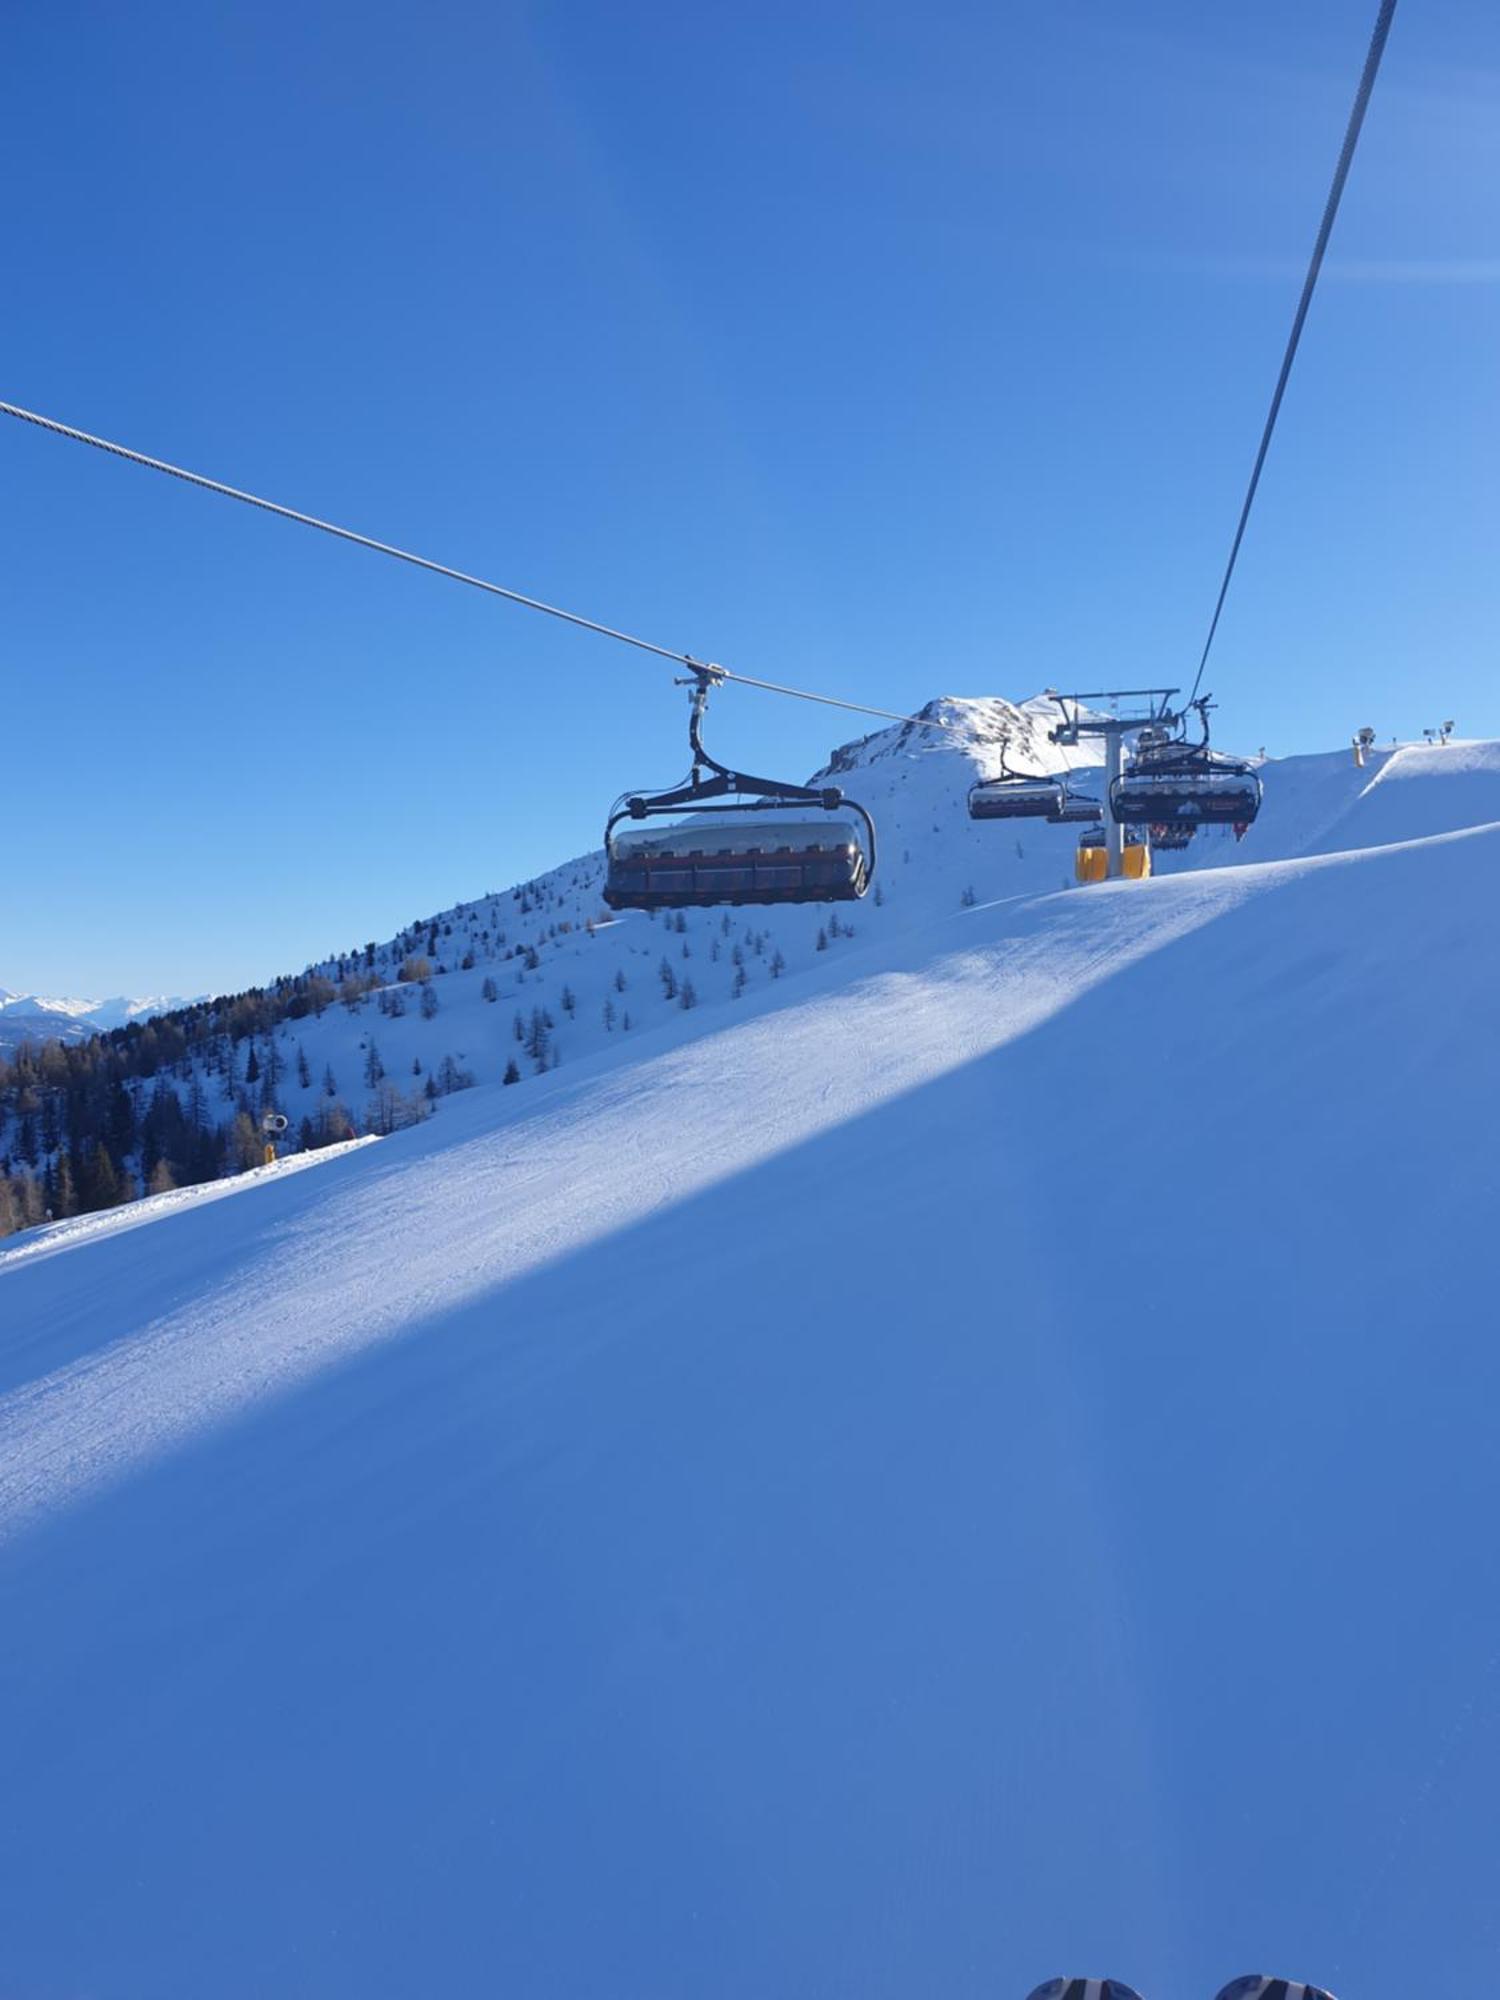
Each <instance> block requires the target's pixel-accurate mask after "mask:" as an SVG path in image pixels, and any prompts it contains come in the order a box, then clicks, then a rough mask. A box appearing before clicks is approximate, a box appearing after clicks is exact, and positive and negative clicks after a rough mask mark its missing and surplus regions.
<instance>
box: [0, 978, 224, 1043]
mask: <svg viewBox="0 0 1500 2000" xmlns="http://www.w3.org/2000/svg"><path fill="white" fill-rule="evenodd" d="M187 1004H188V1003H187V1002H186V1001H185V1000H180V999H178V998H177V997H176V996H175V995H170V994H153V995H151V996H149V997H148V998H145V999H131V998H129V997H128V996H127V995H125V994H123V993H119V994H116V995H115V997H114V998H113V999H112V1000H56V999H51V998H49V997H48V996H47V995H45V994H42V993H12V992H11V991H10V990H9V989H8V988H7V987H4V986H0V1051H3V1050H6V1049H13V1048H15V1047H16V1045H17V1044H18V1043H20V1042H35V1041H43V1040H53V1041H59V1042H83V1041H87V1040H88V1038H89V1036H90V1035H99V1034H103V1033H104V1032H105V1031H106V1030H108V1029H110V1028H123V1027H124V1026H125V1024H126V1022H127V1021H139V1020H143V1019H145V1018H146V1017H147V1016H148V1015H151V1014H168V1013H170V1012H171V1010H172V1009H173V1008H174V1007H185V1006H186V1005H187Z"/></svg>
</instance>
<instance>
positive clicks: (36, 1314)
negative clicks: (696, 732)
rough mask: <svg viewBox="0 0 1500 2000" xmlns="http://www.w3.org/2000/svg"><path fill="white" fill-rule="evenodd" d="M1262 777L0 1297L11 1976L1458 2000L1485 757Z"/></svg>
mask: <svg viewBox="0 0 1500 2000" xmlns="http://www.w3.org/2000/svg"><path fill="white" fill-rule="evenodd" d="M914 754H915V753H914ZM895 761H896V760H895V757H894V755H893V760H892V765H893V768H894V767H895ZM912 769H916V766H915V765H913V766H912ZM894 782H895V780H893V783H894ZM913 783H916V781H915V780H913ZM1266 785H1267V802H1266V807H1265V810H1264V812H1263V814H1262V817H1261V821H1260V822H1259V823H1258V824H1257V826H1256V827H1255V828H1254V829H1253V831H1252V833H1251V835H1250V837H1249V838H1248V839H1247V840H1246V841H1245V843H1244V844H1243V847H1242V848H1240V849H1233V850H1231V848H1230V845H1229V844H1227V843H1213V844H1210V843H1208V842H1206V841H1200V842H1198V843H1196V847H1197V848H1198V849H1201V850H1203V851H1202V852H1201V853H1199V852H1195V851H1194V850H1189V853H1188V855H1187V856H1185V857H1184V861H1185V862H1186V863H1189V864H1191V865H1187V866H1183V867H1181V868H1179V869H1178V870H1177V871H1176V872H1173V873H1170V874H1163V875H1161V876H1159V877H1158V878H1157V879H1155V880H1153V881H1151V882H1148V883H1144V884H1134V883H1117V884H1109V885H1105V886H1101V887H1097V888H1091V889H1086V890H1078V889H1066V890H1065V889H1063V888H1061V887H1060V886H1059V884H1060V878H1061V877H1062V875H1063V874H1064V872H1065V869H1066V864H1067V860H1068V857H1069V856H1070V854H1071V841H1070V840H1066V839H1064V838H1063V837H1062V836H1059V835H1056V834H1053V835H1051V836H1050V837H1051V838H1052V839H1053V840H1054V842H1056V845H1055V846H1054V847H1052V848H1051V849H1050V850H1048V856H1047V858H1046V859H1045V860H1044V861H1042V862H1039V863H1037V872H1036V873H1035V874H1034V875H1030V876H1028V871H1029V870H1030V867H1031V861H1030V859H1029V858H1028V859H1026V860H1024V861H1018V871H1017V872H1016V873H1015V874H1014V875H1007V876H1005V877H1004V878H1003V879H1001V880H997V881H989V880H988V879H987V880H986V882H985V883H984V884H982V885H981V890H982V892H981V893H980V894H979V895H978V896H977V898H976V900H975V901H974V903H973V905H972V906H971V907H960V906H958V903H957V898H956V896H955V894H954V893H953V892H954V888H955V884H956V881H957V879H958V878H957V876H955V875H952V874H951V873H950V875H948V876H945V877H944V878H943V879H942V883H941V893H937V892H934V893H933V894H931V895H930V896H928V897H927V898H926V901H925V903H924V901H923V892H922V891H921V890H920V889H919V888H918V887H916V886H915V885H916V884H917V883H918V882H919V881H921V880H923V879H927V878H924V877H923V873H922V866H921V862H922V856H921V852H920V851H919V850H917V849H916V848H915V847H914V846H913V844H912V841H913V838H914V835H913V834H912V833H911V831H910V829H909V830H908V834H907V835H906V836H903V835H902V834H901V833H900V832H899V831H898V833H897V835H896V838H895V840H894V841H891V840H889V839H888V844H887V857H888V858H887V861H886V863H885V864H884V865H885V867H886V868H887V869H888V870H889V871H890V878H889V879H890V880H891V883H892V894H891V897H890V902H889V907H888V912H884V913H881V921H880V922H879V923H877V922H875V921H874V918H875V915H876V913H875V912H874V911H873V910H871V909H868V908H862V909H861V910H859V911H857V912H856V913H855V914H854V922H855V924H856V929H857V935H856V936H855V937H854V938H853V939H852V940H843V941H841V942H840V944H839V945H838V947H837V948H836V949H830V950H829V951H828V952H827V953H826V954H824V953H817V954H816V955H814V954H812V953H811V952H807V953H804V954H803V956H802V957H801V959H800V961H798V962H796V963H794V964H793V965H792V967H791V968H790V970H789V971H788V974H787V976H786V977H784V978H782V979H779V980H776V981H768V980H761V981H759V982H758V983H757V984H756V985H755V986H754V987H753V989H752V990H750V991H747V992H745V993H743V994H742V995H741V996H740V997H739V998H737V999H736V1000H734V1001H733V1002H729V1001H727V1000H726V1001H725V1002H724V1004H721V1005H720V1004H716V1005H714V1006H712V1007H710V1006H707V1005H705V1006H703V1007H702V1008H700V1009H698V1010H696V1011H693V1012H681V1011H672V1012H670V1014H663V1015H662V1016H661V1017H660V1018H659V1019H656V1020H655V1021H654V1022H653V1023H649V1024H644V1025H643V1027H642V1029H641V1031H640V1032H638V1033H637V1034H635V1035H633V1036H632V1037H630V1038H628V1039H626V1038H621V1037H619V1036H615V1037H611V1038H605V1037H603V1036H602V1035H601V1036H600V1037H598V1038H597V1040H596V1042H595V1043H594V1044H593V1045H591V1046H588V1047H586V1048H583V1049H581V1051H580V1052H579V1053H578V1055H577V1057H576V1059H572V1058H570V1059H569V1061H568V1062H567V1064H566V1065H565V1066H564V1067H563V1068H561V1069H559V1070H556V1071H551V1072H549V1073H547V1074H543V1075H535V1076H530V1077H528V1078H527V1080H526V1082H525V1084H524V1086H523V1087H520V1088H513V1089H505V1088H500V1087H497V1084H496V1082H495V1080H494V1078H493V1077H485V1076H481V1080H480V1082H479V1084H478V1085H477V1087H476V1088H474V1089H473V1090H469V1091H464V1092H462V1093H460V1094H458V1095H456V1096H454V1097H451V1098H449V1099H447V1100H445V1101H444V1103H443V1106H442V1109H441V1113H440V1115H439V1116H438V1117H437V1118H435V1119H433V1120H432V1121H431V1122H430V1123H428V1124H426V1125H423V1126H420V1127H418V1128H416V1129H413V1130H410V1131H404V1132H397V1133H394V1134H393V1135H391V1136H390V1137H388V1138H385V1139H383V1140H380V1141H379V1142H376V1143H368V1144H363V1145H358V1146H355V1147H352V1148H348V1149H344V1150H342V1151H340V1152H336V1153H330V1154H323V1155H314V1156H309V1157H307V1158H306V1159H304V1160H297V1161H288V1162H286V1163H284V1164H283V1165H282V1166H281V1167H278V1168H274V1169H269V1170H267V1171H265V1172H263V1173H260V1174H256V1175H251V1176H247V1177H245V1179H243V1180H242V1181H238V1182H229V1183H218V1184H215V1186H214V1187H213V1188H212V1189H209V1190H188V1191H183V1192H182V1193H179V1194H175V1195H167V1196H164V1197H161V1198H159V1199H155V1200H152V1201H147V1202H142V1203H139V1204H136V1205H135V1206H133V1207H132V1208H129V1209H124V1210H117V1211H113V1212H111V1213H109V1214H107V1215H104V1216H101V1217H97V1218H88V1219H86V1220H84V1221H82V1222H74V1223H69V1224H62V1225H55V1226H54V1227H53V1228H52V1229H51V1230H42V1231H36V1232H31V1233H29V1234H27V1235H23V1236H21V1237H17V1238H13V1239H11V1240H10V1242H9V1243H8V1244H7V1245H6V1246H5V1247H4V1248H3V1249H0V1391H3V1399H0V1623H3V1629H4V1632H5V1635H6V1636H5V1643H4V1646H3V1648H0V1697H3V1705H0V1713H3V1715H4V1717H5V1726H4V1752H3V1768H0V1796H3V1798H4V1800H5V1810H4V1813H3V1814H0V1884H3V1889H0V1895H3V1899H4V1915H3V1920H0V1993H4V1994H7V1995H8V1994H11V1993H14V1994H17V1995H25V1996H27V2000H32V1996H38V1997H39V2000H51V1996H59V2000H61V1996H73V1995H77V1994H85V1993H87V1994H98V1995H107V1996H111V2000H114V1997H115V1996H118V1997H119V2000H162V1996H188V1995H194V1996H197V1995H204V1994H213V1995H221V1996H240V1995H244V1996H250V1995H268V1994H273V1993H274V1994H276V1995H285V1996H302V1995H306V1996H320V2000H321V1996H330V1995H332V1996H342V1995H349V1996H353V1995H362V1996H368V1995H429V1994H433V1995H436V1994H443V1995H450V1994H460V1993H505V1994H516V1995H524V1996H554V1995H556V1996H569V2000H572V1996H599V1997H600V2000H605V1996H642V2000H645V1997H646V1996H651V2000H658V1996H683V2000H687V1996H701V1995H707V1994H715V1995H732V1996H741V1995H742V1996H746V2000H750V1996H755V2000H762V1996H766V1995H773V1994H774V1995H807V1996H813V1995H850V1996H853V1995H891V1996H895V1995H917V1994H922V1995H928V1994H933V1995H936V1994H942V1995H944V1996H969V1995H973V1996H976V2000H977V1996H980V1995H984V1996H993V1995H1006V1994H1015V1995H1020V1994H1025V1993H1028V1992H1030V1991H1031V1989H1032V1988H1033V1987H1034V1986H1035V1985H1036V1984H1037V1982H1038V1981H1039V1980H1042V1979H1045V1978H1046V1977H1047V1976H1048V1975H1049V1973H1051V1972H1053V1971H1055V1970H1056V1969H1057V1968H1058V1967H1059V1966H1063V1967H1068V1966H1073V1967H1077V1966H1083V1967H1085V1968H1093V1969H1095V1970H1096V1971H1098V1972H1100V1973H1103V1972H1105V1971H1109V1972H1113V1973H1116V1974H1117V1976H1119V1977H1122V1978H1126V1979H1128V1980H1129V1981H1130V1983H1131V1984H1132V1985H1133V1986H1135V1987H1137V1988H1138V1989H1139V1991H1140V1992H1141V1993H1142V1994H1144V1995H1146V1996H1147V2000H1189V1996H1196V1995H1204V1996H1206V1995H1210V1994H1213V1993H1215V1992H1217V1991H1218V1989H1219V1988H1220V1986H1222V1984H1223V1983H1224V1981H1225V1980H1226V1979H1227V1978H1229V1977H1231V1976H1232V1975H1233V1974H1234V1973H1235V1972H1236V1971H1237V1970H1240V1969H1242V1968H1243V1967H1245V1966H1247V1965H1272V1966H1277V1967H1282V1968H1286V1969H1288V1970H1290V1971H1294V1972H1295V1973H1296V1975H1297V1976H1298V1977H1301V1978H1306V1979H1308V1980H1312V1981H1315V1982H1317V1983H1318V1984H1320V1985H1322V1986H1325V1987H1327V1988H1329V1989H1331V1990H1332V1991H1333V1992H1335V1993H1337V1994H1338V1995H1339V1996H1340V2000H1410V1996H1411V1995H1412V1994H1413V1993H1417V1992H1435V1991H1447V1990H1449V1989H1450V1988H1456V1987H1459V1986H1460V1985H1461V1984H1462V1983H1463V1982H1466V1981H1467V1982H1469V1983H1470V1984H1471V1986H1472V1987H1473V1988H1474V1989H1475V1990H1479V1989H1480V1988H1482V1986H1483V1984H1484V1983H1485V1981H1486V1980H1487V1979H1488V1978H1489V1976H1490V1975H1491V1974H1492V1972H1493V1968H1494V1964H1495V1955H1496V1951H1497V1948H1500V1928H1497V1919H1496V1915H1495V1902H1494V1895H1493V1887H1494V1883H1493V1809H1492V1803H1491V1801H1492V1798H1493V1795H1494V1790H1495V1785H1496V1779H1497V1776H1500V1763H1497V1749H1500V1742H1497V1720H1500V1701H1497V1694H1500V1686H1497V1683H1500V1595H1497V1592H1496V1588H1495V1584H1496V1577H1495V1557H1494V1552H1493V1543H1494V1533H1493V1524H1494V1521H1495V1518H1496V1510H1497V1503H1500V1454H1497V1453H1496V1452H1495V1451H1494V1449H1493V1436H1492V1433H1493V1416H1492V1412H1493V1409H1494V1407H1495V1396H1496V1391H1497V1388H1500V1354H1497V1343H1496V1340H1495V1334H1494V1328H1495V1324H1496V1304H1495V1301H1496V1282H1495V1275H1494V1260H1493V1257H1492V1255H1491V1252H1490V1240H1491V1235H1492V1233H1493V1228H1494V1218H1495V1215H1496V1212H1497V1196H1500V1172H1497V1167H1496V1142H1495V1136H1494V1135H1495V1131H1496V1129H1497V1124H1496V1118H1497V1112H1500V1049H1497V1044H1496V1037H1495V1035H1494V1018H1495V993H1496V986H1497V974H1500V946H1497V943H1496V929H1495V923H1494V910H1495V907H1496V889H1495V884H1496V876H1497V870H1500V745H1494V744H1478V745H1475V744H1468V745H1464V744H1454V745H1451V746H1448V747H1446V748H1443V749H1435V750H1431V751H1429V750H1426V749H1415V750H1403V751H1398V752H1395V753H1394V754H1389V755H1385V756H1383V757H1382V758H1381V759H1380V760H1379V761H1378V763H1377V765H1376V766H1375V767H1374V768H1372V769H1367V770H1364V771H1357V770H1355V769H1354V767H1353V765H1352V761H1351V759H1350V758H1349V756H1348V754H1347V752H1346V753H1344V754H1343V755H1341V756H1339V757H1333V756H1330V757H1326V758H1306V759H1296V760H1291V761H1290V762H1288V763H1286V764H1284V765H1278V766H1274V767H1268V768H1267V772H1266ZM918 788H919V789H920V787H918ZM851 789H854V787H853V783H852V780H851ZM949 789H951V787H950V788H949ZM944 796H945V797H946V791H945V794H944ZM957 797H958V801H959V802H958V804H957V805H956V806H955V807H954V809H953V811H954V816H955V817H954V824H956V823H957V815H958V814H959V813H961V793H959V794H957ZM932 803H933V800H932V798H931V797H929V796H928V795H927V794H926V793H923V795H922V807H921V812H920V814H916V815H914V817H913V826H914V825H915V819H916V818H917V817H920V818H922V819H923V821H924V824H931V825H932V827H933V832H934V836H936V835H937V834H938V833H939V830H940V828H944V827H947V826H948V824H949V822H948V821H947V820H946V819H943V818H942V817H941V815H940V814H938V815H934V816H933V817H932V818H931V819H930V820H928V819H927V817H926V815H927V813H928V808H929V807H930V806H931V805H932ZM872 804H876V805H877V807H878V806H879V802H878V801H873V800H872ZM945 810H946V808H945ZM890 818H891V813H890V812H889V811H887V812H886V813H885V815H884V818H883V821H882V831H883V832H884V831H885V830H886V829H885V821H886V820H889V819H890ZM976 831H983V832H989V831H990V830H989V829H978V830H976ZM1008 838H1009V836H1008V835H1007V834H1005V833H1003V832H1002V833H1001V835H1000V839H1001V841H1002V842H1005V841H1007V840H1008ZM1031 838H1032V837H1031V836H1030V835H1028V836H1027V843H1026V845H1027V849H1028V856H1029V855H1030V853H1031V851H1032V850H1031ZM941 844H942V843H941V842H940V841H938V840H937V839H936V838H935V839H934V841H933V846H934V849H936V848H937V847H938V846H939V845H941ZM903 851H904V852H908V853H914V854H915V855H916V859H915V860H914V862H913V863H912V864H910V866H909V868H908V869H907V870H906V871H905V872H903V871H902V868H901V863H900V857H901V854H902V852H903ZM976 851H977V850H976ZM997 851H998V850H997ZM1227 860H1232V862H1233V863H1234V865H1217V866H1214V865H1206V864H1209V863H1213V862H1219V863H1222V862H1224V861H1227ZM954 866H955V867H958V866H962V868H963V869H964V870H966V871H967V870H968V869H969V867H970V864H969V861H968V860H967V859H965V860H964V861H963V862H962V863H961V864H958V863H955V864H954ZM903 885H904V886H903ZM992 890H993V891H995V893H991V891H992ZM712 914H713V913H709V915H710V916H712ZM797 914H798V915H799V916H801V915H806V914H807V913H797ZM768 921H769V919H768ZM629 928H630V925H629V924H628V923H626V924H622V925H621V926H620V928H619V931H618V933H616V935H617V936H619V937H622V938H623V937H624V936H625V935H626V933H627V931H628V930H629ZM640 929H641V933H642V935H643V936H644V937H647V938H648V939H649V944H650V946H651V949H652V954H653V955H652V959H651V964H652V965H654V963H655V957H656V955H657V954H658V953H659V951H660V948H661V944H662V935H663V934H662V933H661V932H660V931H658V930H657V929H655V928H654V927H650V926H648V925H646V924H645V922H644V920H641V922H640ZM704 935H706V933H704ZM788 955H789V956H791V954H790V953H789V954H788ZM459 976H460V975H455V978H457V977H459ZM461 976H462V977H464V978H473V979H475V980H477V978H478V976H479V974H478V970H477V969H476V971H475V972H474V973H472V974H464V975H461ZM445 1004H446V1003H445ZM495 1011H496V1010H494V1009H491V1012H492V1013H493V1012H495ZM505 1011H506V1012H507V1013H508V1012H509V1009H508V1008H507V1009H506V1010H505ZM329 1022H330V1032H333V1031H334V1029H335V1027H337V1028H338V1031H339V1032H346V1031H347V1030H346V1028H345V1027H344V1026H343V1025H341V1024H339V1022H338V1019H337V1017H336V1016H334V1015H330V1016H329ZM412 1025H413V1027H415V1023H413V1024H412ZM380 1032H381V1033H382V1036H384V1034H385V1032H386V1031H385V1028H384V1026H383V1025H382V1026H381V1030H380Z"/></svg>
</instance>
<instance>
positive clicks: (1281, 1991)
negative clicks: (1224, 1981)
mask: <svg viewBox="0 0 1500 2000" xmlns="http://www.w3.org/2000/svg"><path fill="white" fill-rule="evenodd" d="M1219 2000H1333V1995H1332V1994H1331V1993H1329V1992H1328V1991H1327V1990H1326V1989H1325V1988H1324V1987H1322V1986H1304V1985H1303V1984H1302V1982H1301V1981H1300V1980H1298V1979H1270V1978H1268V1977H1267V1976H1266V1974H1265V1973H1264V1972H1247V1973H1246V1974H1245V1975H1244V1977H1243V1978H1242V1979H1231V1980H1230V1982H1229V1984H1228V1985H1227V1986H1223V1987H1221V1988H1220V1989H1219Z"/></svg>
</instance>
